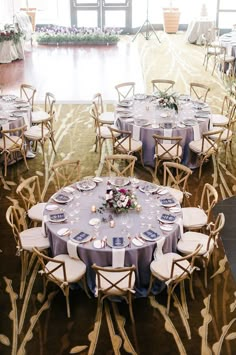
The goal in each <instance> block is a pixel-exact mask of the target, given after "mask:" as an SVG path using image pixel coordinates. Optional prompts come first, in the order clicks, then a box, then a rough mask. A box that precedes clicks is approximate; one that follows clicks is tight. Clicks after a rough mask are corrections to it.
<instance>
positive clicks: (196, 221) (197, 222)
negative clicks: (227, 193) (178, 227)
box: [182, 183, 219, 230]
mask: <svg viewBox="0 0 236 355" xmlns="http://www.w3.org/2000/svg"><path fill="white" fill-rule="evenodd" d="M218 198H219V197H218V192H217V190H216V188H215V187H214V186H213V185H211V184H209V183H206V184H205V185H204V187H203V190H202V193H201V199H200V204H199V206H191V207H183V208H182V213H183V226H184V228H185V230H203V229H204V228H206V226H207V225H208V223H210V221H211V218H212V216H211V213H212V209H213V207H214V206H215V204H216V203H217V202H218Z"/></svg>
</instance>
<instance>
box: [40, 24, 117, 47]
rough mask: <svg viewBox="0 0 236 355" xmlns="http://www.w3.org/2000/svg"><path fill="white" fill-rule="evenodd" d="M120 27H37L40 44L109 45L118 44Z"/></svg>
mask: <svg viewBox="0 0 236 355" xmlns="http://www.w3.org/2000/svg"><path fill="white" fill-rule="evenodd" d="M120 32H121V31H120V30H119V29H112V28H107V29H104V31H102V30H101V29H100V28H85V27H82V28H81V27H75V26H73V27H63V26H53V25H51V26H42V27H37V29H36V34H37V35H36V40H37V42H38V43H39V44H57V45H60V44H74V45H85V44H91V45H93V44H95V45H98V44H99V45H108V44H117V42H118V41H119V34H120Z"/></svg>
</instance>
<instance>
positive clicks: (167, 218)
mask: <svg viewBox="0 0 236 355" xmlns="http://www.w3.org/2000/svg"><path fill="white" fill-rule="evenodd" d="M159 220H160V221H161V222H163V223H173V222H174V221H175V216H174V215H173V214H169V213H163V214H162V215H161V217H160V218H159Z"/></svg>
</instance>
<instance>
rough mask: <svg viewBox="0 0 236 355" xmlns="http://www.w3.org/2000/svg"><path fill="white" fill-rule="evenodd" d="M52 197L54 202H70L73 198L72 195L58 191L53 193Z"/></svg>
mask: <svg viewBox="0 0 236 355" xmlns="http://www.w3.org/2000/svg"><path fill="white" fill-rule="evenodd" d="M52 198H53V200H54V201H55V202H57V203H62V204H64V203H68V202H71V201H72V200H73V196H72V195H66V194H63V193H58V194H56V195H54V196H53V197H52Z"/></svg>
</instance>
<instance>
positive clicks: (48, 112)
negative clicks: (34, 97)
mask: <svg viewBox="0 0 236 355" xmlns="http://www.w3.org/2000/svg"><path fill="white" fill-rule="evenodd" d="M55 103H56V98H55V95H54V94H52V93H51V92H46V94H45V98H44V110H34V111H33V112H32V124H33V125H35V124H40V123H41V122H42V121H44V120H47V119H49V118H50V117H52V116H55Z"/></svg>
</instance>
